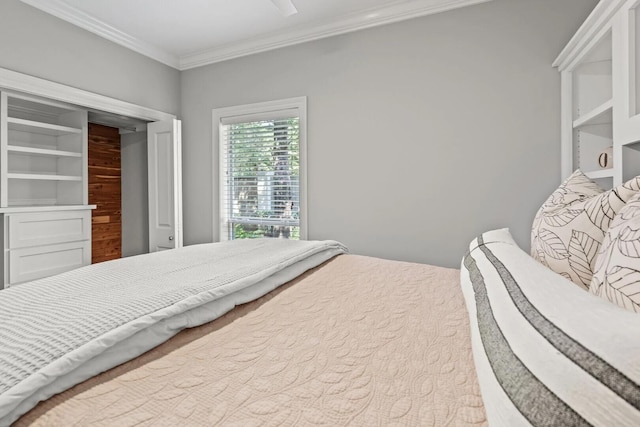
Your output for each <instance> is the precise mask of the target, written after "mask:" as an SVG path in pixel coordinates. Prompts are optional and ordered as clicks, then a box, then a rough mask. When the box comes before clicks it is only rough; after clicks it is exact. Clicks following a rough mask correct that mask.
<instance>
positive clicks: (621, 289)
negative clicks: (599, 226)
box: [589, 193, 640, 313]
mask: <svg viewBox="0 0 640 427" xmlns="http://www.w3.org/2000/svg"><path fill="white" fill-rule="evenodd" d="M589 291H590V292H591V293H592V294H594V295H598V296H600V297H602V298H604V299H606V300H608V301H611V302H613V303H615V304H617V305H619V306H620V307H623V308H626V309H627V310H630V311H635V312H636V313H640V193H639V194H636V195H635V196H633V197H632V198H631V200H629V202H628V203H627V204H626V205H625V206H624V207H623V208H622V209H621V210H620V212H619V213H618V215H616V216H615V218H614V219H613V222H612V223H611V227H609V230H608V231H607V233H606V234H605V236H604V240H603V241H602V245H601V246H600V251H599V252H598V258H597V259H596V267H595V270H594V272H593V278H592V280H591V286H590V287H589Z"/></svg>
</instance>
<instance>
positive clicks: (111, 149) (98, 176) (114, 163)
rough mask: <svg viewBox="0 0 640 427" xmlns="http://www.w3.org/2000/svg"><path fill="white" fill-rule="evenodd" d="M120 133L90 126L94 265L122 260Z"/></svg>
mask: <svg viewBox="0 0 640 427" xmlns="http://www.w3.org/2000/svg"><path fill="white" fill-rule="evenodd" d="M120 159H121V157H120V132H119V130H118V129H116V128H112V127H107V126H102V125H97V124H93V123H90V124H89V204H90V205H96V206H97V207H96V209H94V210H93V214H92V218H91V219H92V221H91V223H92V229H91V236H92V237H91V263H92V264H95V263H98V262H102V261H108V260H110V259H117V258H121V257H122V191H121V181H122V176H121V169H120Z"/></svg>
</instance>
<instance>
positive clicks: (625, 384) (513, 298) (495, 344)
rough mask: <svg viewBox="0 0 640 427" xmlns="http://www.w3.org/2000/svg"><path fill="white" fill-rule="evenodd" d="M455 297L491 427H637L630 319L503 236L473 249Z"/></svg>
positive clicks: (638, 373) (635, 329) (637, 372)
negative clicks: (463, 308)
mask: <svg viewBox="0 0 640 427" xmlns="http://www.w3.org/2000/svg"><path fill="white" fill-rule="evenodd" d="M461 281H462V288H463V292H464V295H465V299H466V302H467V308H468V310H469V315H470V323H471V337H472V346H473V353H474V360H475V363H476V368H477V372H478V378H479V380H480V387H481V391H482V395H483V399H484V403H485V407H486V411H487V417H488V420H489V424H490V425H491V426H521V425H525V426H526V425H534V426H583V425H584V426H587V425H600V426H638V425H640V317H639V316H637V315H636V314H634V313H631V312H627V311H624V310H620V309H619V308H618V307H616V306H614V305H612V304H611V303H609V302H608V301H605V300H603V299H601V298H598V297H596V296H595V295H592V294H590V293H588V292H584V291H582V290H581V289H579V288H578V287H577V286H574V285H573V284H572V283H571V282H570V281H568V280H567V279H565V278H564V277H562V276H560V275H558V274H556V273H554V272H552V271H551V270H549V269H547V268H545V267H544V266H542V265H541V264H539V263H538V262H536V261H535V260H534V259H533V258H531V257H530V256H529V255H527V254H526V253H525V252H523V251H522V250H521V249H520V248H519V247H518V246H517V245H516V244H515V242H514V241H513V239H512V237H511V235H510V234H509V232H508V231H507V230H497V231H492V232H488V233H485V234H483V235H482V236H480V237H478V238H477V239H475V240H474V241H473V242H472V243H471V245H470V248H469V252H468V253H467V255H466V256H465V257H464V259H463V263H462V272H461Z"/></svg>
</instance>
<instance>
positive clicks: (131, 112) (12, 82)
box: [0, 68, 176, 122]
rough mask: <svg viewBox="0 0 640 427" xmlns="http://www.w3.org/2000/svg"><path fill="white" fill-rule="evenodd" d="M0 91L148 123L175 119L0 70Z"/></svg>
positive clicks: (39, 79) (93, 94) (95, 94)
mask: <svg viewBox="0 0 640 427" xmlns="http://www.w3.org/2000/svg"><path fill="white" fill-rule="evenodd" d="M0 88H3V89H7V90H15V91H17V92H22V93H26V94H30V95H35V96H40V97H43V98H49V99H53V100H56V101H62V102H66V103H69V104H74V105H77V106H79V107H85V108H93V109H96V110H101V111H106V112H108V113H114V114H118V115H121V116H127V117H131V118H135V119H143V120H148V121H152V122H157V121H161V120H170V119H175V118H176V116H175V115H173V114H169V113H165V112H163V111H158V110H154V109H152V108H147V107H143V106H141V105H136V104H132V103H130V102H125V101H120V100H119V99H115V98H110V97H108V96H104V95H99V94H97V93H93V92H89V91H86V90H83V89H78V88H75V87H71V86H67V85H64V84H60V83H55V82H52V81H49V80H45V79H41V78H39V77H34V76H30V75H28V74H23V73H18V72H17V71H12V70H8V69H6V68H0Z"/></svg>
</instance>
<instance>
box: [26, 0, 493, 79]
mask: <svg viewBox="0 0 640 427" xmlns="http://www.w3.org/2000/svg"><path fill="white" fill-rule="evenodd" d="M21 1H22V2H24V3H26V4H29V5H31V6H33V7H35V8H38V9H40V10H42V11H44V12H47V13H49V14H51V15H54V16H56V17H58V18H60V19H63V20H65V21H67V22H70V23H72V24H74V25H77V26H78V27H81V28H83V29H85V30H87V31H90V32H92V33H94V34H97V35H99V36H101V37H103V38H105V39H107V40H110V41H112V42H114V43H117V44H119V45H121V46H124V47H126V48H128V49H131V50H133V51H135V52H138V53H140V54H142V55H145V56H148V57H149V58H152V59H155V60H156V61H158V62H161V63H163V64H166V65H169V66H170V67H173V68H177V69H178V70H188V69H191V68H196V67H201V66H203V65H208V64H213V63H216V62H221V61H226V60H229V59H233V58H238V57H241V56H246V55H251V54H254V53H260V52H266V51H269V50H273V49H278V48H281V47H286V46H292V45H296V44H300V43H305V42H309V41H313V40H319V39H323V38H326V37H331V36H335V35H339V34H345V33H349V32H353V31H358V30H363V29H366V28H371V27H376V26H379V25H385V24H390V23H393V22H398V21H403V20H406V19H411V18H416V17H420V16H426V15H432V14H435V13H440V12H446V11H449V10H453V9H458V8H461V7H464V6H470V5H474V4H478V3H485V2H488V1H491V0H413V1H410V2H403V3H395V4H392V5H391V6H383V7H378V8H371V9H368V10H366V11H361V12H358V13H354V14H350V15H346V16H344V17H342V18H341V19H337V20H332V21H329V22H328V21H322V22H319V23H317V24H316V25H307V26H304V27H296V28H292V29H289V30H286V31H280V32H276V33H272V34H266V35H264V36H260V37H255V38H251V39H248V40H242V41H239V42H236V43H229V44H226V45H221V46H216V47H212V48H210V49H205V50H201V51H197V52H192V53H189V54H184V55H180V56H178V55H174V54H172V53H170V52H168V51H166V50H163V49H161V48H159V47H157V46H153V45H151V44H149V43H147V42H144V41H142V40H140V39H138V38H136V37H133V36H131V35H129V34H127V33H124V32H123V31H120V30H118V29H116V28H114V27H112V26H110V25H109V24H106V23H105V22H102V21H100V20H99V19H97V18H94V17H92V16H90V15H88V14H86V13H84V12H82V11H81V10H78V9H76V8H74V7H72V6H69V5H68V4H66V3H64V2H63V1H61V0H21Z"/></svg>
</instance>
